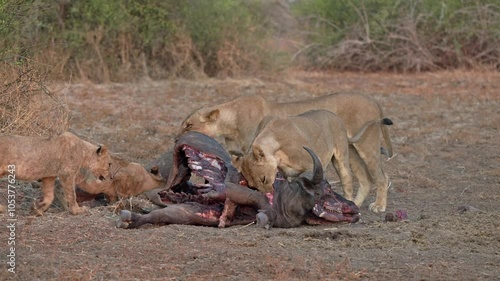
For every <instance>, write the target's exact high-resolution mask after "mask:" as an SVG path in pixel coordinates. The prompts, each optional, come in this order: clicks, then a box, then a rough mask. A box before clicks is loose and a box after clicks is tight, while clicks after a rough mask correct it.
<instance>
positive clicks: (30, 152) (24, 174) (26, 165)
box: [0, 132, 111, 215]
mask: <svg viewBox="0 0 500 281" xmlns="http://www.w3.org/2000/svg"><path fill="white" fill-rule="evenodd" d="M110 160H111V159H110V156H109V154H108V149H107V148H106V147H105V146H102V145H94V144H91V143H89V142H87V141H84V140H82V139H81V138H79V137H77V136H76V135H74V134H72V133H70V132H64V133H62V134H61V135H59V136H56V137H49V138H43V137H26V136H14V135H4V136H0V178H1V177H4V176H7V175H8V177H9V180H11V179H14V180H23V181H31V180H38V179H41V181H42V198H40V199H38V200H36V201H35V203H34V209H35V211H36V212H37V213H38V214H41V213H43V212H45V211H46V210H47V209H48V208H49V207H50V205H51V204H52V201H53V200H54V183H55V180H56V178H57V177H59V180H60V181H61V185H62V188H63V191H64V196H65V199H66V201H67V202H68V209H69V211H70V213H71V214H74V215H76V214H81V213H83V212H85V211H86V210H87V208H86V207H80V206H78V203H77V202H76V194H75V188H74V187H75V180H76V177H77V175H78V173H79V172H80V170H81V169H87V170H88V171H89V172H90V173H92V174H93V176H94V177H96V178H98V179H100V180H106V178H107V177H109V166H110V162H111V161H110Z"/></svg>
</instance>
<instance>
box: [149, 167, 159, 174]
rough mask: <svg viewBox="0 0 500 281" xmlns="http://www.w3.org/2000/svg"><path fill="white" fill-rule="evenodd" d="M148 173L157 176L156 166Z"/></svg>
mask: <svg viewBox="0 0 500 281" xmlns="http://www.w3.org/2000/svg"><path fill="white" fill-rule="evenodd" d="M149 172H150V173H151V174H153V175H158V166H156V165H154V166H153V167H151V169H150V170H149Z"/></svg>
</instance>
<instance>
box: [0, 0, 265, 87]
mask: <svg viewBox="0 0 500 281" xmlns="http://www.w3.org/2000/svg"><path fill="white" fill-rule="evenodd" d="M0 1H1V2H0V22H1V23H8V25H4V24H2V27H1V29H0V35H2V36H3V37H4V38H10V39H4V40H2V43H1V44H3V45H2V49H0V51H1V52H2V53H5V52H6V51H7V49H8V51H10V52H14V53H18V52H19V49H20V48H23V49H27V48H30V46H34V45H36V46H37V47H36V49H37V50H40V51H41V52H44V51H45V53H47V54H49V53H51V54H54V53H56V54H60V55H61V56H62V57H65V58H66V60H64V61H62V64H63V65H62V66H61V67H60V69H61V71H62V72H64V73H79V75H80V76H81V77H82V78H84V79H91V80H97V81H108V80H122V79H125V80H129V79H130V76H132V77H135V76H144V75H146V76H151V77H152V78H162V77H163V78H164V77H169V76H178V75H180V76H186V75H187V76H192V75H193V73H194V72H199V73H202V74H203V73H204V74H208V75H214V76H217V75H220V73H221V72H224V73H223V75H228V74H229V75H236V74H237V72H245V71H247V70H250V71H252V70H255V69H259V68H261V67H263V66H264V65H265V62H264V57H266V52H267V51H266V50H265V49H264V48H263V47H262V46H261V44H259V42H261V41H262V40H264V38H265V36H266V35H267V33H268V32H266V31H265V29H264V27H263V25H262V16H260V14H261V12H260V10H259V7H260V5H259V3H260V1H257V0H253V1H244V0H213V1H204V0H186V1H177V0H149V1H139V0H108V1H101V0H74V1H68V0H60V1H41V0H28V1H22V0H10V1H9V0H0ZM19 14H23V15H26V16H25V17H22V18H15V16H13V15H19ZM261 55H262V58H261V59H259V58H258V56H261ZM267 57H268V56H267ZM50 59H54V58H47V60H50ZM56 60H57V59H56ZM228 67H229V68H230V69H227V68H228ZM62 76H65V75H64V74H62Z"/></svg>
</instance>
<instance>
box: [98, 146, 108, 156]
mask: <svg viewBox="0 0 500 281" xmlns="http://www.w3.org/2000/svg"><path fill="white" fill-rule="evenodd" d="M106 152H108V148H107V147H106V146H104V145H99V146H98V147H97V151H96V153H97V155H99V156H101V155H103V154H105V153H106Z"/></svg>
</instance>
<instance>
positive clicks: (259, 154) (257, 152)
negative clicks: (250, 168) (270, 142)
mask: <svg viewBox="0 0 500 281" xmlns="http://www.w3.org/2000/svg"><path fill="white" fill-rule="evenodd" d="M252 152H253V157H255V160H257V161H260V160H262V159H263V158H265V157H266V155H265V154H264V151H263V150H262V148H261V147H260V145H253V146H252Z"/></svg>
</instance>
